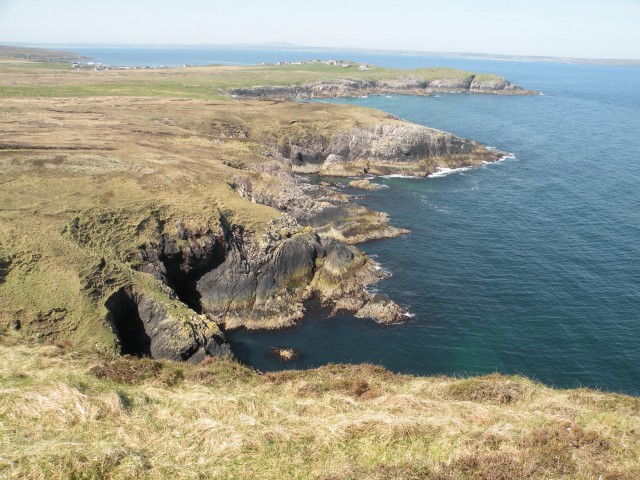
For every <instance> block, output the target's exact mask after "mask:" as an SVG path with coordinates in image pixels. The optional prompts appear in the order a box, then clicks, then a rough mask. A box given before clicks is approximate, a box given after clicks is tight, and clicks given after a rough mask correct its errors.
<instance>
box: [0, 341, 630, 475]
mask: <svg viewBox="0 0 640 480" xmlns="http://www.w3.org/2000/svg"><path fill="white" fill-rule="evenodd" d="M639 451H640V400H639V399H637V398H630V397H626V396H622V395H616V394H607V393H600V392H595V391H591V390H586V389H580V390H555V389H551V388H548V387H545V386H542V385H540V384H536V383H534V382H531V381H530V380H527V379H525V378H521V377H513V376H512V377H506V376H500V375H490V376H487V377H478V378H472V379H466V380H461V379H452V378H425V377H411V376H402V375H394V374H391V373H389V372H387V371H385V370H384V369H381V368H379V367H373V366H369V365H361V366H327V367H323V368H319V369H316V370H311V371H306V372H280V373H273V374H267V375H257V374H256V373H254V372H253V371H251V370H249V369H248V368H246V367H243V366H241V365H238V364H235V363H233V362H229V361H223V360H210V361H208V362H205V363H203V364H200V365H197V366H194V365H189V364H178V363H174V362H155V361H152V360H145V359H134V358H127V357H124V358H123V357H113V356H104V355H100V356H99V355H85V354H82V355H81V354H72V353H68V352H65V351H64V350H63V349H61V348H59V347H55V346H45V345H26V344H23V343H15V340H14V339H13V338H12V337H0V476H2V477H3V478H43V479H44V478H46V479H56V478H59V479H63V478H114V479H115V478H118V479H125V478H127V479H128V478H131V479H133V478H136V479H141V478H164V477H171V478H185V479H186V478H234V479H243V478H246V479H254V478H261V479H282V478H301V479H307V478H309V479H311V478H315V479H334V478H335V479H338V478H339V479H389V478H396V479H477V478H490V479H516V478H517V479H521V478H554V479H598V478H600V479H628V480H631V479H637V478H638V475H640V457H639V454H638V452H639Z"/></svg>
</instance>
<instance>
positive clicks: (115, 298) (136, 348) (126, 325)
mask: <svg viewBox="0 0 640 480" xmlns="http://www.w3.org/2000/svg"><path fill="white" fill-rule="evenodd" d="M105 307H106V308H107V310H108V311H109V314H110V317H111V321H112V324H113V326H114V327H115V331H116V335H117V336H118V339H119V340H120V353H121V354H123V355H135V356H137V357H150V356H151V338H149V335H147V332H146V331H145V329H144V323H143V322H142V319H141V318H140V314H139V313H138V304H137V302H136V300H135V297H134V295H133V294H132V293H131V291H130V289H128V288H127V287H123V288H121V289H119V290H118V291H116V292H115V293H114V294H113V295H111V296H110V297H109V298H108V299H107V301H106V302H105Z"/></svg>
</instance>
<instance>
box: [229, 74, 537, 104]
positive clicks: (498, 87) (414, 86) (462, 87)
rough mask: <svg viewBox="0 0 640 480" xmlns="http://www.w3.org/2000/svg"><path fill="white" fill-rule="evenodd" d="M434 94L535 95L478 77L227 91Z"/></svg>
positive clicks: (267, 95) (284, 95) (303, 95)
mask: <svg viewBox="0 0 640 480" xmlns="http://www.w3.org/2000/svg"><path fill="white" fill-rule="evenodd" d="M434 92H452V93H460V92H468V93H493V94H500V95H532V94H537V92H535V91H533V90H526V89H524V88H521V87H519V86H517V85H514V84H512V83H510V82H509V81H508V80H506V79H504V78H502V77H496V76H490V77H487V76H477V75H473V74H470V75H468V76H466V77H451V78H446V77H445V78H436V79H428V78H422V77H420V76H417V75H408V76H403V77H397V78H388V79H381V80H362V79H358V78H339V79H335V80H327V81H320V82H312V83H306V84H303V85H259V86H252V87H241V88H233V89H229V90H226V91H225V93H226V94H227V95H230V96H232V97H234V98H243V99H263V100H266V99H308V98H333V97H355V96H362V95H384V94H394V93H396V94H405V95H431V94H432V93H434Z"/></svg>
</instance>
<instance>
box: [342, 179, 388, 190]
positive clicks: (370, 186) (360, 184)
mask: <svg viewBox="0 0 640 480" xmlns="http://www.w3.org/2000/svg"><path fill="white" fill-rule="evenodd" d="M349 186H350V187H352V188H358V189H360V190H380V189H381V188H382V186H381V185H378V184H377V183H371V182H370V181H369V180H367V179H363V180H352V181H350V182H349Z"/></svg>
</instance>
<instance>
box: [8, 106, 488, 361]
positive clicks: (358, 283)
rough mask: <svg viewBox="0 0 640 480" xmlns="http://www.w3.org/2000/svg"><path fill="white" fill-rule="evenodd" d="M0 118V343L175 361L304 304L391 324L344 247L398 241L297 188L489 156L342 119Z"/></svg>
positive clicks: (258, 112)
mask: <svg viewBox="0 0 640 480" xmlns="http://www.w3.org/2000/svg"><path fill="white" fill-rule="evenodd" d="M5 104H6V105H5V110H6V112H5V113H6V114H5V115H3V116H0V125H1V126H2V128H0V131H3V132H7V133H6V134H4V136H3V138H2V139H1V140H2V144H3V149H2V152H0V178H1V180H2V182H3V189H1V190H0V198H1V200H2V203H3V205H6V208H4V209H2V210H1V211H0V327H4V328H13V329H16V330H18V331H20V332H21V334H22V335H25V336H28V337H32V338H38V339H43V340H50V341H58V342H69V343H70V344H71V345H77V346H81V347H83V348H96V346H99V347H100V348H107V349H115V350H118V351H120V352H122V353H130V354H135V355H148V356H152V357H155V358H169V359H174V360H190V361H194V362H196V361H199V360H201V359H202V358H204V357H205V356H207V355H216V356H226V355H228V354H229V346H228V345H227V343H226V342H225V337H224V333H223V330H222V329H224V328H235V327H240V326H245V327H248V328H276V327H282V326H288V325H292V324H293V323H295V322H296V321H298V320H299V319H301V318H302V317H303V315H304V312H305V302H306V301H307V300H309V299H311V298H314V299H317V300H318V301H320V302H321V303H322V304H324V305H325V306H328V307H329V308H330V309H331V310H332V311H334V312H337V311H350V312H353V313H354V314H355V315H357V316H360V317H368V318H373V319H375V320H377V321H379V322H397V321H401V320H403V319H404V318H406V317H405V316H404V313H405V312H404V310H403V309H402V308H401V307H400V306H398V305H397V304H395V303H394V302H393V301H392V300H391V299H388V298H386V297H384V296H380V295H374V294H372V293H370V292H369V291H368V290H367V289H366V287H367V285H370V284H372V283H374V282H377V281H379V280H381V279H382V278H384V277H385V273H384V272H383V271H381V270H380V269H379V268H378V266H377V265H376V263H375V262H374V261H372V260H371V259H369V258H367V257H366V256H365V255H364V254H363V253H362V252H361V251H359V250H358V249H357V248H356V247H354V246H353V244H356V243H359V242H362V241H367V240H371V239H377V238H384V237H391V236H396V235H400V234H403V233H406V230H403V229H401V228H397V227H394V226H392V225H389V219H388V217H387V215H386V214H384V213H380V212H374V211H371V210H369V209H367V208H365V207H364V206H362V205H358V203H357V200H356V201H354V198H352V197H349V196H348V195H345V194H344V193H343V191H342V190H341V189H340V188H339V187H337V186H335V184H328V183H324V184H314V183H312V182H310V181H309V180H308V179H305V178H304V177H302V176H300V174H308V173H314V174H320V175H339V176H351V175H355V176H358V177H361V176H363V175H367V176H368V175H371V174H391V173H400V174H410V175H421V176H425V175H429V174H430V173H432V172H434V171H436V170H437V168H438V167H441V166H442V167H444V166H446V167H455V166H461V165H475V164H479V163H481V162H483V161H492V160H496V159H497V158H498V157H499V156H500V154H499V153H498V152H493V151H490V150H487V149H485V148H484V147H482V146H481V145H479V144H477V143H475V142H473V141H470V140H465V139H461V138H459V137H456V136H454V135H451V134H448V133H445V132H440V131H437V130H433V129H429V128H426V127H421V126H417V125H412V124H410V123H407V122H403V121H401V120H398V119H396V118H393V117H391V116H389V115H387V114H385V113H383V112H378V111H374V110H370V109H363V108H355V107H347V106H340V105H324V104H319V103H308V104H307V103H295V102H260V101H246V102H235V101H222V102H210V101H196V100H178V99H145V98H135V99H114V98H106V99H98V98H90V99H83V98H74V99H68V100H62V99H59V98H56V99H47V98H39V99H31V100H28V99H22V98H21V99H14V100H7V101H5ZM35 123H37V124H38V125H40V128H39V129H38V131H37V132H35V133H34V130H33V125H34V124H35ZM320 183H322V182H320ZM34 232H37V233H36V234H34Z"/></svg>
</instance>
